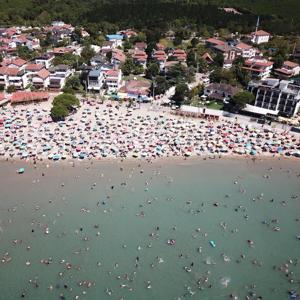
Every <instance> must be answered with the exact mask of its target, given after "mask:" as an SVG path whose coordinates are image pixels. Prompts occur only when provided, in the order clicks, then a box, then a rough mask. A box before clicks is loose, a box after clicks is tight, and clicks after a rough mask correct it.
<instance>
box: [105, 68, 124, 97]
mask: <svg viewBox="0 0 300 300" xmlns="http://www.w3.org/2000/svg"><path fill="white" fill-rule="evenodd" d="M121 83H122V71H121V70H120V69H118V70H108V71H106V72H105V84H106V86H107V89H108V91H109V92H117V91H118V90H119V88H120V87H121Z"/></svg>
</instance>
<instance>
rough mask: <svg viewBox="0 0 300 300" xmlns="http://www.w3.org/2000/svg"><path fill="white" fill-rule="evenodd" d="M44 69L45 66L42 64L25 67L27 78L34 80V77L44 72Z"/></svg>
mask: <svg viewBox="0 0 300 300" xmlns="http://www.w3.org/2000/svg"><path fill="white" fill-rule="evenodd" d="M43 68H44V66H43V65H42V64H33V63H31V64H28V65H26V67H25V71H26V73H27V78H28V80H32V77H33V76H34V75H35V74H36V73H37V72H39V71H40V70H42V69H43Z"/></svg>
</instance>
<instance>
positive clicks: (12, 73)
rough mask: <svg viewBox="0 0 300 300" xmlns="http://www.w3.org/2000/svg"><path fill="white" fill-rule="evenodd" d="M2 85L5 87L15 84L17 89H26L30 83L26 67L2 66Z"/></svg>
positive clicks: (0, 74) (0, 71)
mask: <svg viewBox="0 0 300 300" xmlns="http://www.w3.org/2000/svg"><path fill="white" fill-rule="evenodd" d="M0 85H1V86H3V87H4V88H8V87H9V86H14V87H15V88H16V89H17V90H22V89H25V88H26V86H27V85H28V78H27V74H26V72H25V70H24V69H19V68H13V67H1V68H0Z"/></svg>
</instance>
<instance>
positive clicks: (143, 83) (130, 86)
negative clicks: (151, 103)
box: [122, 80, 151, 99]
mask: <svg viewBox="0 0 300 300" xmlns="http://www.w3.org/2000/svg"><path fill="white" fill-rule="evenodd" d="M150 87H151V82H150V81H148V80H128V81H126V83H125V86H124V88H122V90H124V92H125V93H127V97H128V98H135V99H138V98H140V97H143V96H148V95H149V93H150Z"/></svg>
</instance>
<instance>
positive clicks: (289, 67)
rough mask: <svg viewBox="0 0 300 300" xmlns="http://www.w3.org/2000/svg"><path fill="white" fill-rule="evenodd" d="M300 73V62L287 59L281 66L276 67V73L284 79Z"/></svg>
mask: <svg viewBox="0 0 300 300" xmlns="http://www.w3.org/2000/svg"><path fill="white" fill-rule="evenodd" d="M299 73H300V66H299V64H297V63H295V62H292V61H288V60H287V61H285V62H284V63H283V65H282V67H281V68H278V69H275V70H274V74H275V75H276V76H278V77H279V78H282V79H289V78H291V77H293V76H297V75H299Z"/></svg>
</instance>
